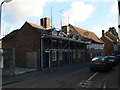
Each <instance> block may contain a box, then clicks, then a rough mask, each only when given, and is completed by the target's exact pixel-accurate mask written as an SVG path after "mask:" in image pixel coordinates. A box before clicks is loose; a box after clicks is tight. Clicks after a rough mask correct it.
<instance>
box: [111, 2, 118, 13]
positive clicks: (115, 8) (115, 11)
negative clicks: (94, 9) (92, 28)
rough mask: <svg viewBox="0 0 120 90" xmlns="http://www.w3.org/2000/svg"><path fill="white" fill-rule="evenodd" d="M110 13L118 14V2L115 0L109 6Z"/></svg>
mask: <svg viewBox="0 0 120 90" xmlns="http://www.w3.org/2000/svg"><path fill="white" fill-rule="evenodd" d="M111 13H113V14H118V3H117V1H115V2H114V3H113V5H112V8H111Z"/></svg>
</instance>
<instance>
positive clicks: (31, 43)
mask: <svg viewBox="0 0 120 90" xmlns="http://www.w3.org/2000/svg"><path fill="white" fill-rule="evenodd" d="M34 30H35V29H33V28H32V27H31V26H29V24H28V23H25V24H24V25H23V27H22V28H21V29H20V31H19V32H18V34H17V35H16V37H15V39H13V40H8V41H3V48H15V50H16V62H15V64H16V66H17V67H26V53H27V52H34V51H38V49H40V33H38V32H37V31H34ZM36 30H37V29H36Z"/></svg>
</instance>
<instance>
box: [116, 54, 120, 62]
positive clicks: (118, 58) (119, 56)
mask: <svg viewBox="0 0 120 90" xmlns="http://www.w3.org/2000/svg"><path fill="white" fill-rule="evenodd" d="M116 61H117V62H118V63H120V55H117V56H116Z"/></svg>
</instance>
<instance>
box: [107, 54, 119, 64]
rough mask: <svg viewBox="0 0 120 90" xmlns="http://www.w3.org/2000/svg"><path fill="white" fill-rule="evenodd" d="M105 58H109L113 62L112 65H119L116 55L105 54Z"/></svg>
mask: <svg viewBox="0 0 120 90" xmlns="http://www.w3.org/2000/svg"><path fill="white" fill-rule="evenodd" d="M105 59H107V60H108V61H109V62H110V63H111V64H112V66H115V65H117V60H116V57H115V56H105Z"/></svg>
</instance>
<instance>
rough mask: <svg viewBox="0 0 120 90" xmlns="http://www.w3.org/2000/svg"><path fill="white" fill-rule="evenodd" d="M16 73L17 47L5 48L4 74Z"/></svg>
mask: <svg viewBox="0 0 120 90" xmlns="http://www.w3.org/2000/svg"><path fill="white" fill-rule="evenodd" d="M14 73H15V49H13V48H11V49H3V69H2V75H13V74H14Z"/></svg>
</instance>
